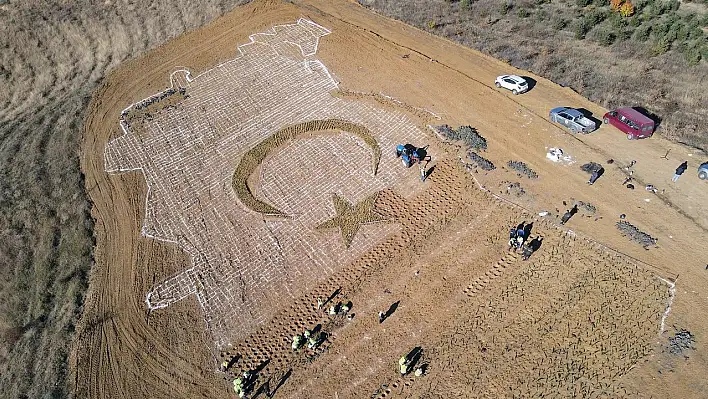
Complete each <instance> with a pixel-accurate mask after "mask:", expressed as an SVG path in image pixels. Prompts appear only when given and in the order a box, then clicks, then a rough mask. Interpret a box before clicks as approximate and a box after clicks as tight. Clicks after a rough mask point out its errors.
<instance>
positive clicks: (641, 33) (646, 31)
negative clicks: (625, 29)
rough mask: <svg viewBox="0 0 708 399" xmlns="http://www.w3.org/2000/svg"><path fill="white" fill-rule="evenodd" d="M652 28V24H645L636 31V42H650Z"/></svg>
mask: <svg viewBox="0 0 708 399" xmlns="http://www.w3.org/2000/svg"><path fill="white" fill-rule="evenodd" d="M651 31H652V26H651V25H650V24H643V25H642V26H640V27H638V28H637V29H636V30H635V31H634V37H633V38H634V40H635V41H638V42H645V41H647V40H649V36H650V35H651Z"/></svg>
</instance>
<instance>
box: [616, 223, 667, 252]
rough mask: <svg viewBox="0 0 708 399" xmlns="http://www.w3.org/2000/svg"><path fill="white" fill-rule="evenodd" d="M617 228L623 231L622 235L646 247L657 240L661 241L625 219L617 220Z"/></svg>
mask: <svg viewBox="0 0 708 399" xmlns="http://www.w3.org/2000/svg"><path fill="white" fill-rule="evenodd" d="M617 228H618V229H619V230H620V231H621V232H622V235H624V236H627V237H629V238H630V239H632V240H634V241H636V242H638V243H640V244H642V246H643V247H645V248H646V247H649V246H652V245H656V242H657V241H659V239H658V238H654V237H652V236H650V235H649V234H647V233H645V232H643V231H641V230H639V229H638V228H637V227H635V226H634V225H633V224H631V223H629V222H627V221H624V220H620V221H619V222H617Z"/></svg>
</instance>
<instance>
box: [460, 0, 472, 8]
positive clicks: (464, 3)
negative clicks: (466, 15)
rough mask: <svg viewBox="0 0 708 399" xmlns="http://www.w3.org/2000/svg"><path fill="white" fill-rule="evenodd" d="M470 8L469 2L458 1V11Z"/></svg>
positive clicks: (470, 3)
mask: <svg viewBox="0 0 708 399" xmlns="http://www.w3.org/2000/svg"><path fill="white" fill-rule="evenodd" d="M471 7H472V2H471V1H470V0H460V9H463V10H469V9H470V8H471Z"/></svg>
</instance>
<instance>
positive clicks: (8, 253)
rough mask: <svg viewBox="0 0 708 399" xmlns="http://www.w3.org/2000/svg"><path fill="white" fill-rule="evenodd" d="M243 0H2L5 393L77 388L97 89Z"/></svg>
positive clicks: (0, 388) (1, 380)
mask: <svg viewBox="0 0 708 399" xmlns="http://www.w3.org/2000/svg"><path fill="white" fill-rule="evenodd" d="M239 3H243V1H239V0H223V1H222V0H206V1H203V2H200V6H199V7H195V4H194V3H193V2H190V1H186V0H168V1H163V2H132V1H126V0H122V1H117V2H91V1H88V0H80V1H74V2H64V1H37V0H30V1H9V2H8V1H7V0H0V86H1V87H2V88H3V89H2V90H0V392H2V394H0V396H2V397H3V398H58V397H66V396H68V390H67V388H66V383H65V382H66V374H67V369H68V367H67V364H66V363H67V356H68V353H69V346H70V342H71V339H72V337H73V332H74V326H75V323H76V321H77V319H78V316H79V315H80V312H81V306H82V303H83V298H84V293H85V290H86V287H87V283H88V275H89V271H90V268H91V259H92V247H93V232H92V227H93V222H92V219H91V215H90V204H89V202H88V199H87V195H86V192H85V190H84V184H83V178H82V174H81V171H80V169H79V159H78V148H79V140H80V139H81V131H82V128H83V120H84V117H85V112H86V107H87V105H88V102H89V100H90V98H91V95H92V93H93V91H94V90H95V89H96V88H97V87H98V85H99V83H100V82H101V80H102V78H103V77H104V76H105V75H106V73H108V72H109V71H110V70H111V69H113V68H115V67H116V66H117V65H118V64H120V63H121V62H122V61H124V60H126V59H129V58H131V57H135V56H136V55H138V54H140V53H142V52H144V51H146V50H148V49H151V48H153V47H156V46H158V45H159V44H161V43H163V42H165V41H166V40H168V39H170V38H172V37H175V36H177V35H179V34H181V33H183V32H185V31H186V30H190V29H194V28H196V27H199V26H201V25H203V24H205V23H207V22H209V21H210V20H211V19H213V18H214V17H216V16H219V15H221V14H223V13H224V12H226V11H228V10H229V9H231V8H232V7H234V6H235V5H237V4H239ZM116 122H117V121H116ZM86 189H87V190H91V189H92V188H91V187H87V188H86Z"/></svg>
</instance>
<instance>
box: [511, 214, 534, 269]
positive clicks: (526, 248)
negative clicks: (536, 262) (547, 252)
mask: <svg viewBox="0 0 708 399" xmlns="http://www.w3.org/2000/svg"><path fill="white" fill-rule="evenodd" d="M531 226H532V224H526V222H521V223H519V225H518V226H516V227H515V228H514V227H512V228H511V230H509V250H512V249H513V250H514V251H518V250H521V254H522V259H523V260H528V259H529V258H530V257H531V255H532V254H533V253H534V251H535V250H536V247H537V246H538V245H537V244H540V240H539V239H534V240H533V241H531V242H528V243H527V242H526V241H527V240H528V238H529V235H530V234H531Z"/></svg>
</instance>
